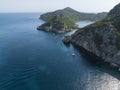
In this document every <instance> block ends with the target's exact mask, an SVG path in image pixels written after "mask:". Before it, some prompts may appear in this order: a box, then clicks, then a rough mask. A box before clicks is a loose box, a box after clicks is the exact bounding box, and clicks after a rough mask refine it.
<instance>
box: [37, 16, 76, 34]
mask: <svg viewBox="0 0 120 90" xmlns="http://www.w3.org/2000/svg"><path fill="white" fill-rule="evenodd" d="M37 29H38V30H43V31H48V32H54V33H64V32H68V31H72V30H75V29H78V27H77V25H76V24H75V23H74V22H72V21H71V20H70V19H69V18H67V17H65V16H64V15H63V14H60V15H55V16H54V17H53V18H52V19H51V20H49V21H47V22H46V23H44V24H42V25H41V26H39V27H38V28H37Z"/></svg>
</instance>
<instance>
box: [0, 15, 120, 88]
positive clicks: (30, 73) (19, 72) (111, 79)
mask: <svg viewBox="0 0 120 90" xmlns="http://www.w3.org/2000/svg"><path fill="white" fill-rule="evenodd" d="M39 15H40V13H21V14H20V13H18V14H15V13H14V14H10V13H7V14H0V42H1V43H0V90H26V89H28V90H119V89H120V86H119V85H120V81H119V80H120V74H119V72H117V71H115V70H113V69H111V68H110V67H107V66H104V65H99V64H96V63H91V62H90V60H91V58H86V56H85V55H84V54H83V53H80V52H78V50H76V49H75V48H74V47H73V46H72V45H71V46H70V47H66V46H64V44H63V43H62V41H61V39H62V38H63V36H64V35H66V34H67V33H66V34H60V35H58V34H57V35H56V34H52V33H47V32H43V31H38V30H36V27H37V26H38V25H39V24H42V23H43V21H41V20H39V19H38V18H39ZM81 23H82V22H81ZM87 24H89V23H86V25H87ZM79 25H80V23H79ZM80 26H82V24H81V25H80ZM73 52H74V53H75V54H76V56H75V57H72V56H71V54H72V53H73Z"/></svg>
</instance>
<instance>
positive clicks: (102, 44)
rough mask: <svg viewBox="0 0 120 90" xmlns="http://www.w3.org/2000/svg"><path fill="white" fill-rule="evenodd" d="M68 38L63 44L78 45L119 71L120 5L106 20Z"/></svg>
mask: <svg viewBox="0 0 120 90" xmlns="http://www.w3.org/2000/svg"><path fill="white" fill-rule="evenodd" d="M67 38H68V39H67ZM67 38H65V39H64V40H63V42H65V43H72V44H74V45H77V46H78V47H81V48H83V49H85V50H86V51H88V52H89V53H93V54H94V55H96V56H98V57H101V58H102V59H103V60H104V61H105V62H107V63H109V64H110V65H112V66H114V67H117V68H118V69H119V67H120V4H118V5H117V6H115V7H114V8H113V9H112V10H111V11H110V12H109V13H108V15H107V17H106V18H105V19H103V20H101V21H98V22H96V23H94V24H91V25H89V26H87V27H84V28H82V29H80V30H78V31H76V32H75V34H73V35H72V36H69V37H67ZM119 70H120V69H119Z"/></svg>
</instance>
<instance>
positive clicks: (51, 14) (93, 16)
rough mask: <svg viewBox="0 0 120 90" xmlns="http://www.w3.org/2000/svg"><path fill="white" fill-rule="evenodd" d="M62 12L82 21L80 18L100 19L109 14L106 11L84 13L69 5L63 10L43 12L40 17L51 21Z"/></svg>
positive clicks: (66, 15) (74, 19) (72, 19)
mask: <svg viewBox="0 0 120 90" xmlns="http://www.w3.org/2000/svg"><path fill="white" fill-rule="evenodd" d="M60 14H63V15H64V16H65V17H67V18H71V21H74V22H76V21H80V20H92V21H98V20H101V19H103V18H104V17H105V16H106V15H107V13H106V12H103V13H98V14H94V13H83V12H78V11H75V10H74V9H72V8H69V7H67V8H65V9H62V10H57V11H54V12H49V13H46V14H43V15H41V16H40V19H42V20H44V21H49V20H50V19H52V18H53V17H54V16H56V15H60Z"/></svg>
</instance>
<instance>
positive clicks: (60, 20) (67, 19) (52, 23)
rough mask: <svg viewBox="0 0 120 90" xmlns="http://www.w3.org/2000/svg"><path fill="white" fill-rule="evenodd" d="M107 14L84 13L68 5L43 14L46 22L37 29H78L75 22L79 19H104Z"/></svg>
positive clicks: (54, 30)
mask: <svg viewBox="0 0 120 90" xmlns="http://www.w3.org/2000/svg"><path fill="white" fill-rule="evenodd" d="M106 15H107V13H106V12H103V13H98V14H94V13H82V12H78V11H75V10H73V9H72V8H69V7H67V8H65V9H62V10H57V11H54V12H49V13H45V14H42V15H41V16H40V19H42V20H44V21H45V23H44V24H42V25H40V26H38V27H37V29H38V30H43V31H48V32H54V33H64V32H67V31H71V30H75V29H78V27H77V25H76V24H75V23H76V22H78V21H81V20H91V21H98V20H101V19H103V18H104V17H105V16H106Z"/></svg>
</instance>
